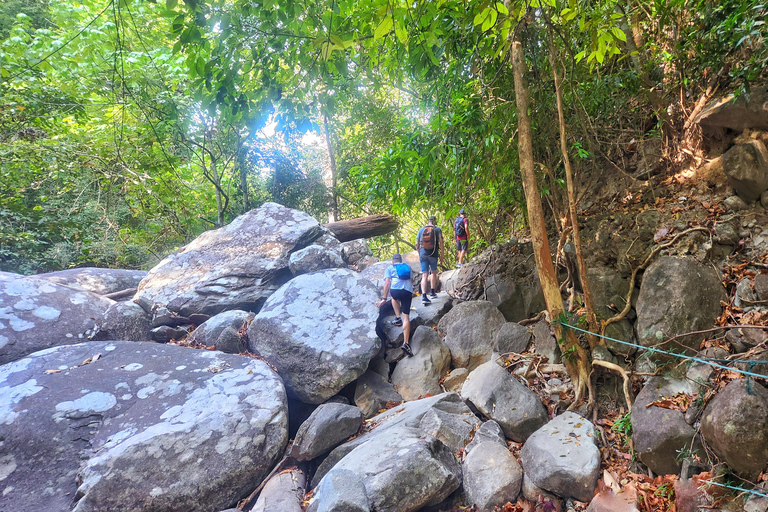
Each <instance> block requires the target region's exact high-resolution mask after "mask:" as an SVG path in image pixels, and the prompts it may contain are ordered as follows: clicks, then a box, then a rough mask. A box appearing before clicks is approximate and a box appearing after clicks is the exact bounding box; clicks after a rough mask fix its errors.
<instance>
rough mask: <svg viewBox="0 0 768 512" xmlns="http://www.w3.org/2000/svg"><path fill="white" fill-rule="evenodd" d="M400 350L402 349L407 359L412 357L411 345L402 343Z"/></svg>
mask: <svg viewBox="0 0 768 512" xmlns="http://www.w3.org/2000/svg"><path fill="white" fill-rule="evenodd" d="M400 348H401V349H403V352H405V353H406V354H408V357H413V350H411V345H409V344H408V343H403V344H402V346H401V347H400Z"/></svg>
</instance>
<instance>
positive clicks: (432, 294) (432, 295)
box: [429, 290, 437, 299]
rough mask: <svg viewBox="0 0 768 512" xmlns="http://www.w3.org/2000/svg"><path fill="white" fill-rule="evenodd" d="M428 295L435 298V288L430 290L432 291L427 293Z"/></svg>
mask: <svg viewBox="0 0 768 512" xmlns="http://www.w3.org/2000/svg"><path fill="white" fill-rule="evenodd" d="M429 296H430V297H431V298H433V299H436V298H437V294H436V293H435V290H432V293H430V294H429Z"/></svg>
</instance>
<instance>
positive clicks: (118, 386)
mask: <svg viewBox="0 0 768 512" xmlns="http://www.w3.org/2000/svg"><path fill="white" fill-rule="evenodd" d="M123 388H125V389H127V390H129V391H130V389H131V386H129V385H128V383H127V382H118V383H117V384H115V389H123Z"/></svg>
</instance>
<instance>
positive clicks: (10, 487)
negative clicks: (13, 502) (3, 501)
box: [3, 485, 15, 496]
mask: <svg viewBox="0 0 768 512" xmlns="http://www.w3.org/2000/svg"><path fill="white" fill-rule="evenodd" d="M14 489H15V487H14V486H12V485H9V486H8V487H6V488H5V489H3V496H6V495H8V494H10V493H12V492H13V490H14Z"/></svg>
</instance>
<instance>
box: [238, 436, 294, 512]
mask: <svg viewBox="0 0 768 512" xmlns="http://www.w3.org/2000/svg"><path fill="white" fill-rule="evenodd" d="M290 447H291V445H288V448H286V453H285V455H283V458H282V459H280V462H278V463H277V464H276V465H275V467H274V468H272V471H270V472H269V474H268V475H267V476H266V477H264V480H262V481H261V483H260V484H259V486H258V487H257V488H256V489H255V490H254V491H253V492H252V493H251V494H250V495H248V497H247V498H245V499H244V500H242V501H240V503H238V504H237V507H235V508H236V509H237V510H245V507H247V506H248V504H249V503H251V501H252V500H253V499H254V498H255V497H256V496H258V495H259V493H260V492H261V490H262V489H263V488H264V486H265V485H267V482H268V481H269V479H270V478H272V477H273V476H275V473H277V472H278V471H280V468H281V467H282V465H283V463H284V462H285V461H286V460H287V459H288V449H290Z"/></svg>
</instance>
